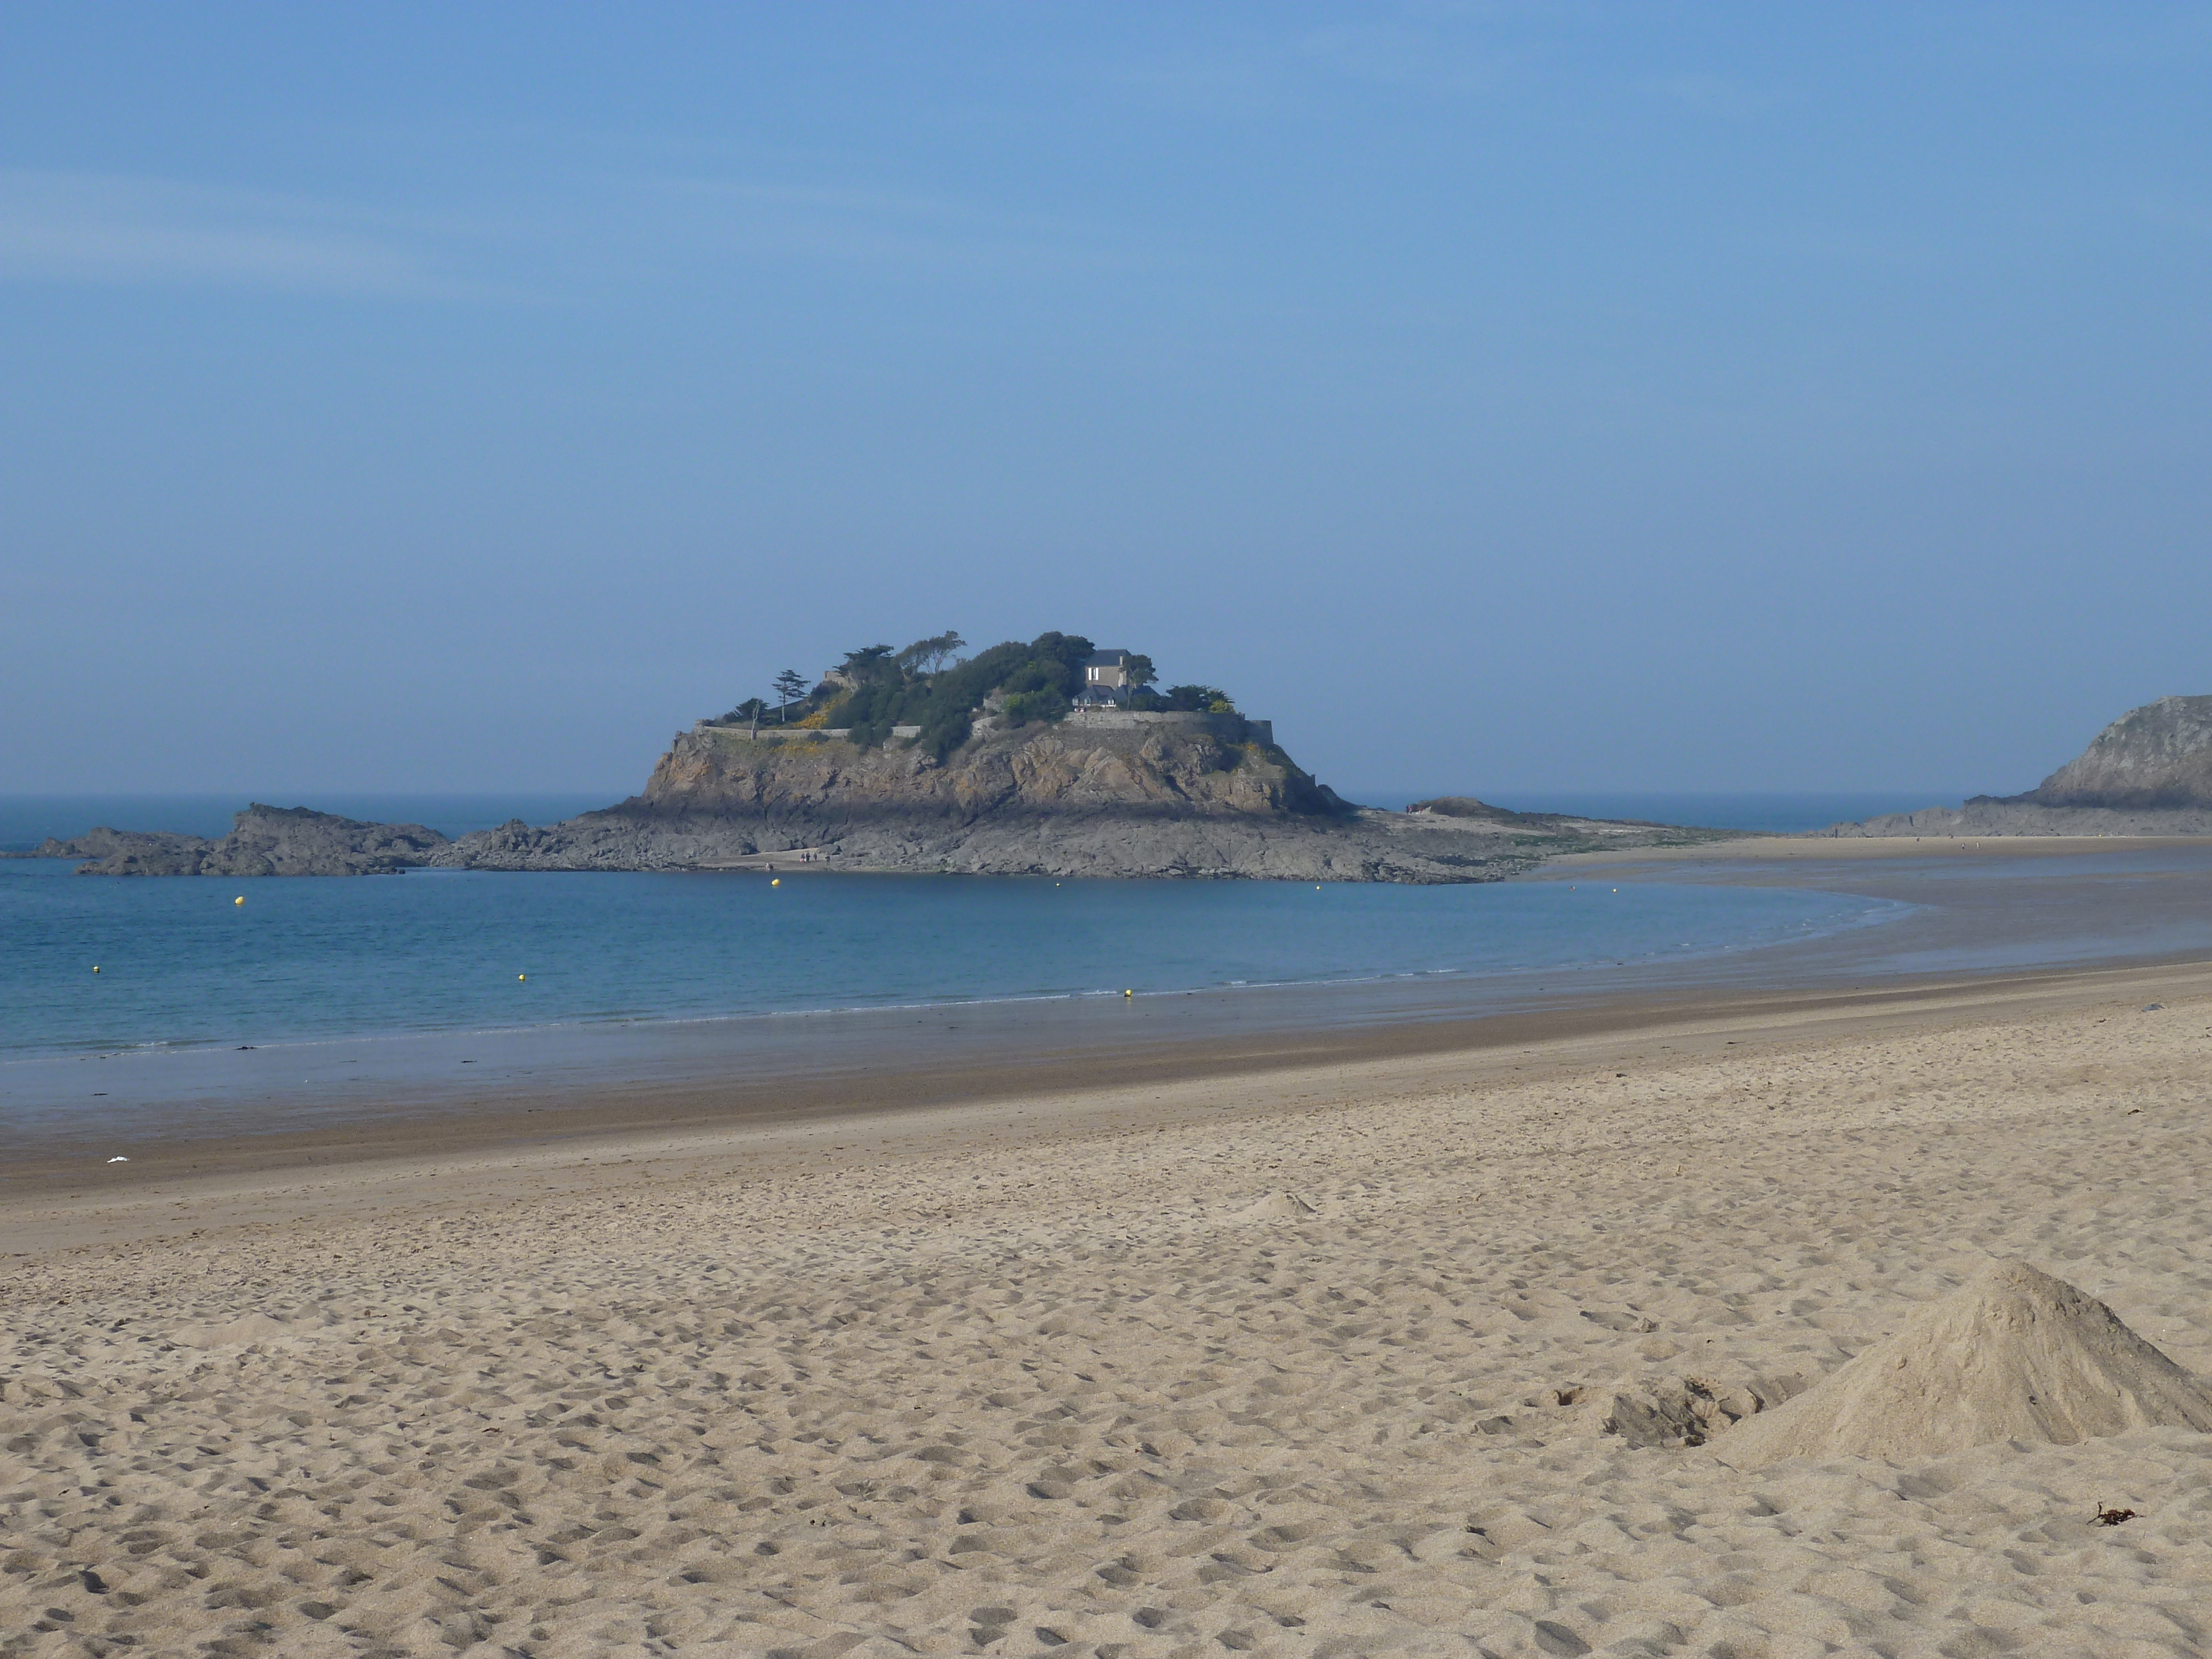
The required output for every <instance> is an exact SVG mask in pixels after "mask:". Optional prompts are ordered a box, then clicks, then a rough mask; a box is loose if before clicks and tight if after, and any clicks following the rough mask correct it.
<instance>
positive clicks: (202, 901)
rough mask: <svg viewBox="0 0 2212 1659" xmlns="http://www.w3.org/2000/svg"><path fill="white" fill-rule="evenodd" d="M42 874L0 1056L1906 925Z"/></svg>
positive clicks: (18, 925) (1230, 887)
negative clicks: (1866, 926) (115, 877)
mask: <svg viewBox="0 0 2212 1659" xmlns="http://www.w3.org/2000/svg"><path fill="white" fill-rule="evenodd" d="M70 869H71V866H70V865H69V864H67V863H64V862H61V861H56V860H6V861H0V1011H4V1012H0V1059H9V1058H13V1059H24V1058H30V1057H36V1056H51V1055H63V1054H88V1053H94V1052H106V1051H113V1050H118V1049H134V1048H135V1049H144V1048H163V1047H199V1046H235V1045H238V1044H242V1043H253V1044H260V1043H269V1042H286V1041H290V1040H298V1039H310V1038H324V1037H332V1036H379V1035H385V1034H391V1035H399V1034H404V1033H417V1032H432V1031H453V1030H487V1029H507V1028H513V1027H528V1026H563V1025H578V1024H593V1023H607V1022H637V1021H657V1020H670V1019H696V1018H715V1017H727V1016H743V1015H757V1014H769V1013H780V1012H799V1011H811V1010H822V1009H833V1008H880V1007H885V1006H905V1005H928V1004H940V1003H959V1002H973V1001H996V1000H1018V999H1024V998H1058V997H1079V996H1086V995H1112V996H1115V997H1118V996H1119V995H1120V994H1121V992H1122V991H1123V990H1124V989H1133V990H1135V991H1137V992H1138V993H1139V994H1149V993H1155V992H1163V991H1182V990H1194V989H1210V988H1218V987H1238V986H1252V987H1259V986H1264V985H1283V984H1315V983H1322V982H1328V981H1380V980H1386V979H1389V978H1394V977H1405V978H1422V977H1436V978H1443V977H1447V976H1454V977H1480V976H1500V977H1507V978H1510V977H1513V976H1522V975H1541V976H1544V977H1547V978H1554V979H1556V978H1557V977H1558V976H1559V975H1562V974H1566V973H1571V972H1574V971H1577V970H1580V969H1598V968H1607V969H1609V968H1612V967H1613V966H1614V965H1616V964H1629V965H1636V964H1656V963H1664V962H1668V961H1686V960H1692V959H1704V958H1711V957H1718V956H1725V955H1729V954H1732V953H1736V952H1742V951H1754V950H1758V949H1760V948H1762V947H1765V946H1771V945H1781V944H1784V943H1789V942H1792V941H1800V940H1804V939H1811V938H1815V937H1819V936H1820V935H1822V934H1826V933H1834V932H1837V931H1838V930H1843V929H1850V928H1855V927H1861V926H1863V925H1866V924H1868V923H1870V922H1873V921H1879V920H1881V919H1882V918H1883V917H1885V916H1887V915H1893V914H1898V913H1901V912H1902V911H1904V910H1905V909H1908V908H1911V907H1909V906H1904V905H1899V904H1896V903H1894V902H1890V901H1887V900H1882V899H1879V898H1865V897H1857V896H1846V895H1839V894H1833V893H1824V892H1808V891H1801V890H1778V889H1771V888H1746V887H1721V886H1710V885H1707V886H1698V885H1689V884H1680V885H1674V884H1623V885H1620V886H1619V887H1618V889H1617V890H1615V889H1614V887H1613V885H1612V884H1578V885H1569V884H1559V883H1544V884H1488V885H1480V886H1466V887H1395V886H1383V885H1365V884H1331V885H1328V886H1326V887H1322V888H1318V889H1317V888H1315V887H1312V886H1310V885H1302V884H1289V883H1274V882H1220V883H1198V882H1165V881H1162V882H1143V881H1134V882H1084V881H1070V882H1067V883H1066V884H1055V883H1054V882H1053V881H1051V880H1049V879H1043V878H1035V879H1032V878H976V877H946V876H922V877H870V876H841V875H828V874H806V875H799V876H793V877H791V878H787V879H786V880H785V881H784V882H783V884H782V885H781V887H771V886H770V885H769V881H768V878H766V877H764V876H758V875H751V874H718V875H644V874H623V875H551V874H503V873H495V872H445V871H422V872H411V873H410V874H407V875H404V876H395V877H377V878H356V879H350V880H346V879H325V880H289V881H285V880H260V881H242V882H241V881H232V882H224V881H221V880H216V879H212V878H181V879H174V880H153V881H145V880H138V881H130V880H125V881H118V880H110V879H104V878H80V877H76V876H74V875H72V874H70V873H69V872H70ZM241 896H242V897H243V898H244V899H245V901H246V902H245V903H244V904H242V905H241V904H238V903H235V902H234V900H235V899H237V898H239V897H241ZM95 964H97V965H98V967H99V969H100V972H99V973H98V974H97V975H95V974H94V972H93V971H92V969H93V968H94V965H95Z"/></svg>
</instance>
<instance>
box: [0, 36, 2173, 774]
mask: <svg viewBox="0 0 2212 1659" xmlns="http://www.w3.org/2000/svg"><path fill="white" fill-rule="evenodd" d="M2208 70H2212V7H2208V6H2205V5H2195V4H2191V5H2179V4H2172V5H2169V4H2158V3H2145V4H2135V5H2118V6H2106V7H2083V6H2078V5H2038V4H2034V3H2028V0H2008V3H2002V4H1928V3H1913V4H1882V3H1864V4H1852V5H1826V6H1774V5H1771V4H1765V3H1759V4H1750V3H1746V4H1711V5H1686V4H1666V3H1653V0H1643V3H1620V4H1608V3H1577V0H1559V3H1554V4H1528V5H1522V4H1505V3H1498V4H1442V3H1433V4H1431V3H1424V4H1386V3H1376V4H1370V5H1343V4H1299V3H1270V4H1258V5H1250V6H1243V5H1237V4H1226V3H1225V4H1218V5H1210V6H1206V7H1192V6H1188V5H1175V6H1166V5H1162V6H1152V5H1143V4H1133V3H1115V4H1097V5H1079V4H1043V3H983V0H971V3H958V4H954V3H945V4H934V5H929V4H910V5H868V4H857V3H856V4H843V5H836V6H805V7H794V6H766V5H759V6H746V5H732V4H718V5H701V6H696V7H693V6H665V5H663V6H655V5H649V4H637V5H628V6H623V7H619V8H616V7H606V6H580V5H575V6H568V5H559V4H548V3H532V4H529V5H521V4H514V5H486V4H471V3H452V0H444V3H438V4H435V5H410V4H404V3H383V4H380V5H377V6H374V7H301V6H297V5H293V4H282V5H274V4H272V5H266V6H237V5H225V4H220V3H208V4H197V5H194V6H191V7H181V6H172V5H155V4H141V5H132V4H120V3H118V4H107V5H101V6H86V5H82V4H77V3H41V0H11V3H9V5H8V6H6V7H5V8H0V386H4V387H5V388H6V391H5V395H4V397H0V699H4V702H0V793H38V792H46V791H52V792H63V791H82V790H104V791H109V792H128V791H137V790H143V791H149V792H160V791H187V790H189V791H213V792H220V791H224V790H237V791H239V792H240V793H254V794H258V795H260V796H262V797H263V798H268V797H270V796H272V795H278V796H284V797H286V798H291V797H297V798H300V799H307V801H308V802H309V804H313V793H314V792H316V791H318V790H320V791H325V792H336V791H349V792H358V791H364V790H377V789H387V790H409V789H411V790H471V789H481V790H515V789H584V790H592V789H604V790H605V791H606V792H607V794H608V796H609V798H610V799H612V798H614V797H616V796H619V795H622V794H626V793H629V792H630V791H632V790H634V789H635V787H638V786H639V784H641V782H642V781H643V779H644V777H645V775H646V774H647V771H648V770H649V769H650V768H651V766H652V764H653V760H654V758H655V757H657V755H658V754H659V752H660V750H662V749H663V748H664V747H665V744H666V743H667V741H668V738H669V737H670V735H671V733H672V732H675V731H677V730H678V729H680V728H682V727H684V726H688V725H690V722H691V721H692V720H695V719H697V718H699V717H700V716H702V715H707V714H717V713H720V712H721V711H722V710H724V709H726V708H729V707H731V706H732V704H734V703H735V702H738V701H739V700H741V699H742V698H744V697H745V696H750V695H756V694H759V693H762V692H763V691H765V690H767V688H768V685H769V681H770V679H771V678H772V677H773V676H774V674H775V671H777V670H779V669H781V668H785V667H787V666H795V667H798V668H799V669H800V670H802V671H806V672H809V673H812V672H815V671H819V670H820V669H822V668H823V667H826V666H828V665H830V664H831V663H834V662H835V661H836V660H837V659H839V658H840V657H842V655H843V653H845V652H847V651H848V650H851V649H853V648H854V647H858V646H862V645H866V644H872V643H875V642H878V641H885V642H889V643H891V644H894V645H902V644H904V643H905V642H906V641H908V640H911V639H915V638H917V637H919V636H921V635H928V634H934V633H937V632H939V631H940V630H942V629H945V628H948V627H951V628H955V629H958V630H959V631H960V632H961V633H962V634H963V635H965V636H966V637H967V638H968V639H969V641H972V642H974V643H975V644H977V645H982V644H987V643H990V642H993V641H998V640H1001V639H1006V638H1024V639H1025V638H1029V637H1031V636H1033V635H1036V634H1038V633H1041V632H1043V631H1045V630H1046V629H1060V630H1063V631H1066V632H1072V633H1079V634H1083V635H1088V636H1089V637H1091V639H1093V640H1094V641H1097V642H1098V643H1099V644H1101V645H1106V646H1114V647H1122V648H1126V649H1129V650H1134V651H1141V652H1145V653H1148V654H1149V655H1151V656H1152V658H1153V659H1154V660H1155V662H1156V663H1158V665H1159V669H1160V671H1161V673H1162V675H1163V677H1164V678H1165V679H1166V680H1169V681H1183V680H1197V681H1203V682H1206V683H1210V684H1217V685H1219V686H1222V687H1224V688H1226V689H1227V690H1230V691H1231V693H1232V695H1234V696H1236V697H1237V701H1238V703H1239V705H1240V706H1241V707H1243V708H1245V709H1246V710H1247V711H1248V712H1249V713H1252V714H1259V715H1263V716H1267V717H1270V718H1272V719H1273V720H1274V723H1275V732H1276V735H1277V738H1278V739H1279V741H1281V742H1282V743H1283V744H1284V745H1285V747H1286V748H1287V749H1288V750H1290V751H1291V754H1292V755H1293V756H1295V757H1297V759H1299V760H1300V761H1301V762H1302V763H1304V764H1305V765H1306V766H1307V767H1308V768H1309V769H1311V770H1313V771H1314V772H1315V773H1316V775H1319V776H1320V777H1322V779H1323V780H1324V781H1328V782H1330V783H1332V784H1334V785H1336V786H1337V787H1339V788H1340V789H1343V790H1345V791H1346V793H1351V794H1353V795H1355V796H1357V795H1359V794H1361V793H1369V794H1376V795H1379V794H1382V793H1399V794H1411V793H1446V792H1449V793H1473V794H1484V793H1492V794H1498V795H1510V796H1513V797H1514V798H1516V802H1517V803H1518V804H1528V802H1529V801H1530V799H1532V796H1534V795H1541V792H1543V791H1545V790H1559V791H1588V790H1591V789H1613V790H1624V791H1627V790H1683V791H1698V790H1716V791H1719V790H1772V791H1790V790H1843V789H1869V790H1872V789H1883V790H1906V791H1912V790H1925V791H1927V792H1928V795H1929V799H1930V800H1931V801H1934V800H1955V799H1959V798H1960V796H1961V795H1962V794H1965V793H1975V792H1981V791H1989V792H1992V793H2008V792H2011V791H2015V790H2019V789H2025V788H2028V787H2033V785H2034V784H2035V783H2036V782H2037V781H2039V779H2040V778H2041V777H2042V776H2043V775H2045V774H2046V773H2047V772H2049V771H2051V769H2054V768H2056V767H2057V765H2058V764H2059V763H2062V762H2063V761H2064V760H2066V759H2067V758H2069V757H2070V756H2071V755H2073V754H2074V753H2075V752H2076V751H2077V750H2079V749H2080V748H2081V746H2082V744H2084V743H2086V742H2087V739H2088V738H2090V737H2091V736H2093V734H2094V733H2095V732H2097V730H2098V729H2099V728H2100V727H2101V726H2103V725H2104V724H2105V723H2106V722H2107V721H2108V720H2112V719H2113V718H2114V717H2116V716H2118V714H2120V713H2122V712H2123V711H2124V710H2125V709H2127V708H2130V707H2132V706H2134V705H2136V704H2138V703H2141V702H2146V701H2148V700H2149V699H2150V698H2152V697H2155V696H2160V695H2164V694H2167V693H2203V692H2208V691H2212V659H2208V658H2212V653H2208V646H2207V641H2208V637H2212V636H2208V632H2207V627H2206V618H2207V617H2208V616H2212V545H2208V542H2212V538H2208V530H2212V464H2208V439H2212V416H2208V410H2207V401H2208V388H2212V349H2208V348H2212V306H2208V305H2207V303H2206V295H2207V294H2208V291H2212V289H2208V280H2207V279H2208V276H2212V99H2208V98H2206V97H2205V96H2204V95H2203V94H2204V88H2205V86H2206V85H2207V84H2208V82H2207V75H2208Z"/></svg>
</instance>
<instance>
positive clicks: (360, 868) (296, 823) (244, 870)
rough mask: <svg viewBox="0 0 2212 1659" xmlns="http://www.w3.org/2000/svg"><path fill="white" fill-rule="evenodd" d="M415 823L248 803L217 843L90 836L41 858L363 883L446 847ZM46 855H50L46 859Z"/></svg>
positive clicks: (105, 832) (138, 834) (128, 872)
mask: <svg viewBox="0 0 2212 1659" xmlns="http://www.w3.org/2000/svg"><path fill="white" fill-rule="evenodd" d="M450 844H451V843H450V842H447V839H446V837H445V836H441V835H440V834H439V833H438V832H437V831H436V830H435V829H426V828H425V827H423V826H422V824H419V823H362V822H361V821H360V820H359V819H356V818H343V817H337V816H335V815H333V814H331V813H329V812H316V811H309V810H308V809H307V807H304V806H291V807H284V806H264V805H262V804H261V803H260V802H258V801H256V802H254V803H253V804H252V805H249V806H248V807H247V808H246V810H245V811H243V812H240V813H238V814H237V815H236V816H235V817H233V818H232V820H231V831H230V833H229V834H228V835H227V836H222V838H221V839H220V840H215V841H210V840H209V839H207V838H206V837H205V836H184V835H178V834H175V833H173V832H170V831H166V830H153V831H145V830H129V829H94V830H93V831H92V832H91V833H90V834H88V835H85V836H78V837H76V839H75V840H73V841H68V842H58V841H49V842H46V844H45V845H44V846H42V847H41V848H40V849H39V851H40V855H41V856H44V857H47V858H82V859H88V860H91V861H90V862H89V863H87V864H85V865H82V866H80V867H79V868H78V870H77V874H79V875H81V876H368V875H384V874H388V873H392V872H398V871H401V870H407V869H412V868H415V867H416V866H421V865H423V864H427V863H428V862H429V860H430V855H431V854H433V853H435V852H437V851H438V850H439V849H441V848H445V847H447V846H449V845H450ZM48 849H52V850H51V851H50V850H48Z"/></svg>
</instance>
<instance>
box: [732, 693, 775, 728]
mask: <svg viewBox="0 0 2212 1659" xmlns="http://www.w3.org/2000/svg"><path fill="white" fill-rule="evenodd" d="M767 712H768V705H767V704H766V703H764V702H762V701H761V700H760V699H759V698H758V697H747V698H746V699H745V700H744V702H741V703H739V704H738V706H737V707H736V708H732V710H730V713H729V718H730V719H731V720H747V721H750V723H751V725H752V728H753V731H754V733H755V734H756V735H757V734H758V733H759V732H760V717H761V716H762V715H763V714H766V713H767Z"/></svg>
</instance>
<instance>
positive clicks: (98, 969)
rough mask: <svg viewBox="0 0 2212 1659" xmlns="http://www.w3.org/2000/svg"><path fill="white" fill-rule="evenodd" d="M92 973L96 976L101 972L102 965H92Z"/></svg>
mask: <svg viewBox="0 0 2212 1659" xmlns="http://www.w3.org/2000/svg"><path fill="white" fill-rule="evenodd" d="M92 971H93V972H94V973H95V974H96V973H98V972H99V971H100V964H99V963H96V962H95V963H93V964H92Z"/></svg>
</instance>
